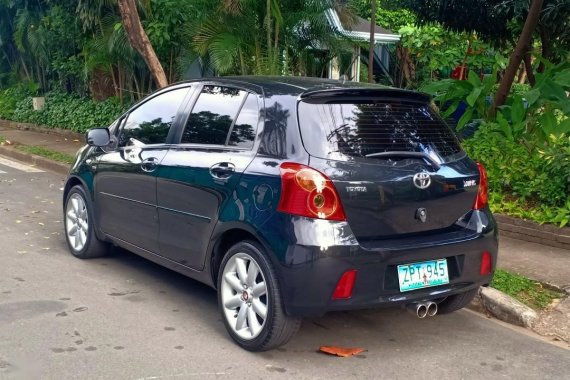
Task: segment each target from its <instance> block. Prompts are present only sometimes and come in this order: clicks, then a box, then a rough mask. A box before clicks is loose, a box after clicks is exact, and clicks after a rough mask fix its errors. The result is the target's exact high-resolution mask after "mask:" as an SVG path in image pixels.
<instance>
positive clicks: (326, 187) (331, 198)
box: [277, 162, 346, 220]
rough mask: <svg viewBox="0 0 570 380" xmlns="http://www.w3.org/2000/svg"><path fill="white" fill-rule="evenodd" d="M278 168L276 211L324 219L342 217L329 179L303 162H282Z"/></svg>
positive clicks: (337, 199)
mask: <svg viewBox="0 0 570 380" xmlns="http://www.w3.org/2000/svg"><path fill="white" fill-rule="evenodd" d="M280 170H281V198H280V199H279V205H278V206H277V211H281V212H285V213H288V214H293V215H300V216H306V217H309V218H318V219H326V220H346V217H345V215H344V209H343V208H342V203H341V201H340V197H339V196H338V193H337V191H336V188H335V187H334V184H333V183H332V181H331V180H330V179H329V178H328V177H327V176H326V175H324V174H323V173H321V172H319V171H317V170H315V169H313V168H311V167H309V166H306V165H301V164H296V163H292V162H285V163H283V164H281V166H280Z"/></svg>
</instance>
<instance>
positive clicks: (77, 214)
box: [65, 193, 89, 252]
mask: <svg viewBox="0 0 570 380" xmlns="http://www.w3.org/2000/svg"><path fill="white" fill-rule="evenodd" d="M88 222H89V220H88V215H87V205H86V204H85V200H84V199H83V197H81V195H79V194H78V193H75V194H72V195H71V197H70V198H69V200H68V201H67V207H66V210H65V230H66V233H67V240H68V241H69V245H70V246H71V247H72V248H73V250H74V251H76V252H79V251H81V250H82V249H83V247H85V243H86V242H87V234H88V232H89V224H88Z"/></svg>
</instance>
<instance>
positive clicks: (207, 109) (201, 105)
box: [181, 85, 259, 148]
mask: <svg viewBox="0 0 570 380" xmlns="http://www.w3.org/2000/svg"><path fill="white" fill-rule="evenodd" d="M258 118H259V110H258V108H257V99H256V96H255V95H253V94H249V93H248V92H246V91H243V90H239V89H235V88H230V87H222V86H212V85H208V86H204V87H203V88H202V91H201V93H200V95H199V97H198V100H197V101H196V104H195V105H194V107H193V108H192V112H191V113H190V116H189V117H188V121H187V122H186V127H185V128H184V132H183V133H182V139H181V143H183V144H208V145H231V146H238V147H242V148H251V146H252V145H253V140H254V136H255V129H256V127H257V120H258Z"/></svg>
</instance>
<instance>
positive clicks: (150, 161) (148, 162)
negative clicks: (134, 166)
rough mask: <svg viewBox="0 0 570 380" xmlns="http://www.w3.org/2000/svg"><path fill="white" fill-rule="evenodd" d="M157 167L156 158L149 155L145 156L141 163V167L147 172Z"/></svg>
mask: <svg viewBox="0 0 570 380" xmlns="http://www.w3.org/2000/svg"><path fill="white" fill-rule="evenodd" d="M157 167H158V158H156V157H149V158H145V159H144V160H143V162H142V163H141V169H142V170H143V171H145V172H147V173H150V172H153V171H155V170H156V168H157Z"/></svg>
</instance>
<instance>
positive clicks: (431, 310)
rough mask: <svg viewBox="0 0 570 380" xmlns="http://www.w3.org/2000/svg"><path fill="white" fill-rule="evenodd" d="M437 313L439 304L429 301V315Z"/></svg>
mask: <svg viewBox="0 0 570 380" xmlns="http://www.w3.org/2000/svg"><path fill="white" fill-rule="evenodd" d="M436 314H437V304H436V303H435V302H429V303H428V304H427V315H428V316H430V317H433V316H435V315H436Z"/></svg>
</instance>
